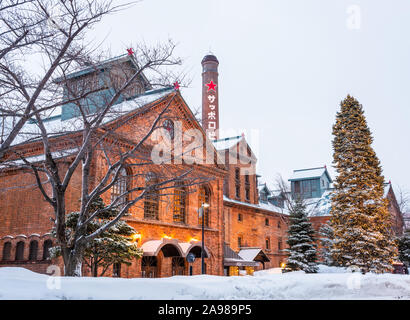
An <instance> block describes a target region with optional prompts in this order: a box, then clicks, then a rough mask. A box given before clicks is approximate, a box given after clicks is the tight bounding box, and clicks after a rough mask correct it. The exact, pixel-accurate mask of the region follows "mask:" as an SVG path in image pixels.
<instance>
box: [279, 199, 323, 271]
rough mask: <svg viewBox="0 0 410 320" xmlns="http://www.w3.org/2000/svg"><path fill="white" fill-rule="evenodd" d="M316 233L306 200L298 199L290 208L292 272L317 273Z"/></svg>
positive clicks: (289, 260) (289, 255)
mask: <svg viewBox="0 0 410 320" xmlns="http://www.w3.org/2000/svg"><path fill="white" fill-rule="evenodd" d="M314 233H315V231H314V230H313V228H312V224H311V223H310V221H309V218H308V216H307V212H306V205H305V203H304V200H303V199H302V198H300V197H297V198H296V199H295V200H294V201H293V204H292V205H291V206H290V215H289V229H288V239H287V241H286V242H287V244H288V245H289V249H286V251H287V252H288V263H287V267H288V268H290V269H292V270H303V271H305V272H307V273H314V272H317V266H316V244H315V239H314Z"/></svg>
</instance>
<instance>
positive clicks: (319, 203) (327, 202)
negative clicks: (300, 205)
mask: <svg viewBox="0 0 410 320" xmlns="http://www.w3.org/2000/svg"><path fill="white" fill-rule="evenodd" d="M331 196H332V193H331V190H326V191H325V192H323V194H322V196H321V197H320V198H312V199H307V200H306V202H307V205H306V209H307V211H308V216H309V217H323V216H329V215H330V209H331V208H332V202H331Z"/></svg>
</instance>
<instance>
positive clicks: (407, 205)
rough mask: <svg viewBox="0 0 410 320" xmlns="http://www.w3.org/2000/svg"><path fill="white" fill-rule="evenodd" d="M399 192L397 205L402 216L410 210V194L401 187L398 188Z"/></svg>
mask: <svg viewBox="0 0 410 320" xmlns="http://www.w3.org/2000/svg"><path fill="white" fill-rule="evenodd" d="M397 190H398V192H397V203H398V205H399V209H400V212H401V214H404V213H406V212H408V211H409V210H410V192H408V191H407V190H405V189H403V188H402V187H400V186H399V187H397Z"/></svg>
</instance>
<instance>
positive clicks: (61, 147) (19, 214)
mask: <svg viewBox="0 0 410 320" xmlns="http://www.w3.org/2000/svg"><path fill="white" fill-rule="evenodd" d="M207 57H208V58H207ZM207 57H205V58H204V60H203V62H202V63H203V66H204V74H203V79H204V82H205V84H206V83H207V81H210V80H212V77H211V76H213V77H214V76H216V78H213V79H214V80H213V81H214V84H215V85H216V87H215V86H214V87H213V89H212V87H211V92H209V90H207V91H204V94H205V95H206V96H207V97H208V96H210V95H211V94H212V93H213V92H212V90H213V91H214V92H215V94H217V90H216V88H217V86H218V80H217V74H218V73H217V68H213V66H212V63H215V62H217V60H216V58H212V57H211V58H209V56H207ZM109 63H110V65H111V66H112V65H114V68H107V70H111V71H112V70H114V71H113V72H115V70H117V68H115V67H116V66H118V65H120V64H125V65H126V67H127V69H132V68H136V65H135V64H133V61H132V58H131V57H120V58H118V59H111V60H110V62H109ZM105 66H106V64H103V65H102V66H101V68H105ZM216 67H217V66H216ZM207 72H209V73H210V74H208V73H207ZM88 73H90V79H92V77H95V75H94V74H92V71H87V70H85V71H84V70H82V71H79V72H77V73H75V74H74V75H72V76H70V81H76V79H77V78H79V77H81V79H84V77H87V76H89V75H88ZM82 81H83V80H82ZM90 81H92V80H90ZM137 81H138V83H137V84H136V85H135V86H132V87H131V88H132V90H134V91H135V92H128V94H129V96H132V95H133V94H135V96H136V98H135V99H133V100H132V102H135V105H138V107H135V105H132V104H130V103H129V102H128V101H127V100H124V101H120V104H119V106H120V108H121V111H122V113H121V116H119V117H114V118H110V119H111V120H110V121H109V122H107V123H106V124H105V125H106V126H113V125H115V123H117V122H118V121H120V119H121V117H124V116H127V117H130V118H132V120H131V121H129V122H127V123H126V125H123V126H121V127H120V128H119V129H118V130H117V131H116V132H115V134H116V136H115V139H114V140H113V139H112V137H111V138H110V140H109V141H104V143H107V144H111V145H115V146H118V147H121V148H125V149H126V148H130V146H131V145H132V144H133V143H136V142H138V141H139V139H141V137H142V136H143V135H144V134H145V133H146V132H147V130H148V129H149V128H150V126H151V124H152V122H153V120H154V119H155V118H156V117H157V116H158V114H159V113H160V112H161V111H162V110H163V108H165V106H166V105H167V103H168V102H169V101H170V100H171V99H172V102H171V105H170V106H169V110H170V116H169V119H180V121H181V122H182V132H186V131H187V130H190V129H198V130H201V132H202V133H203V137H204V138H205V134H206V132H205V131H202V128H201V126H200V125H199V123H198V122H197V121H196V119H195V117H194V115H193V114H192V112H191V110H190V108H189V107H188V106H187V104H186V103H185V101H184V99H183V98H182V96H181V94H180V92H179V91H178V90H175V89H173V88H168V89H167V88H165V89H160V90H152V88H151V87H150V85H149V84H148V82H147V80H146V79H145V77H142V78H141V79H137ZM207 99H208V98H207ZM211 100H212V104H211V105H210V106H208V107H209V112H211V111H216V114H217V113H218V107H219V106H218V99H217V97H216V99H211ZM211 100H210V103H211ZM137 102H138V103H137ZM215 108H216V109H215ZM209 112H208V113H209ZM76 116H77V115H76V109H75V108H74V107H73V106H71V105H69V106H66V107H65V108H64V107H63V109H62V112H61V114H60V115H57V116H55V115H53V117H50V118H49V119H47V121H46V125H47V126H48V127H49V128H53V129H54V128H59V130H61V128H63V127H67V126H68V127H69V124H70V121H72V120H73V119H75V118H76ZM211 120H212V119H209V121H208V123H209V122H212V121H211ZM164 121H165V120H164ZM169 121H172V120H168V123H167V125H168V126H169ZM216 124H218V122H217V123H216ZM35 125H36V124H35V122H30V123H29V124H27V126H29V128H26V129H29V130H27V131H30V130H34V127H35ZM173 125H176V123H175V124H174V123H173ZM30 126H31V127H30ZM164 126H165V125H164ZM212 129H215V130H217V129H218V127H215V128H214V127H212ZM73 131H74V130H69V133H67V134H62V135H59V137H58V138H56V139H54V140H53V143H54V144H53V149H54V150H55V151H54V152H60V153H61V156H60V157H59V158H58V165H59V166H60V168H63V169H64V168H65V169H66V168H68V165H69V163H70V161H72V159H73V156H74V155H75V151H73V150H74V149H75V148H76V142H75V141H76V137H78V136H79V134H81V132H80V131H76V132H73ZM217 134H218V132H217V131H216V132H215V133H214V135H215V137H217ZM243 141H244V139H243ZM215 145H218V144H217V143H216V144H215ZM146 149H147V150H151V149H152V145H150V144H149V143H147V145H146ZM14 151H18V152H19V153H20V154H22V155H24V157H26V159H27V160H29V161H33V162H38V161H40V162H41V160H42V159H44V158H43V146H42V144H41V142H40V141H36V142H27V141H26V140H25V137H24V136H19V137H18V139H17V141H16V144H15V145H14V146H13V152H14ZM247 151H249V152H251V151H250V148H249V147H247ZM13 152H10V153H8V154H6V156H5V159H4V160H8V161H10V160H13V159H14V158H13ZM226 152H227V151H226ZM204 154H206V151H205V152H204ZM226 154H227V153H225V154H224V156H225V155H226ZM13 161H14V162H13V163H14V164H16V163H18V161H20V160H18V159H17V158H16V159H15V160H13ZM135 161H138V160H135ZM186 166H188V165H187V164H180V165H173V168H170V167H168V168H167V167H166V166H163V165H159V166H156V167H155V166H152V167H151V169H150V170H151V171H152V172H145V174H146V175H147V176H148V174H150V176H152V175H153V176H154V178H160V177H161V175H162V174H163V173H164V170H165V171H167V172H168V173H169V172H172V170H175V172H176V171H177V170H178V168H179V169H181V170H183V169H184V167H186ZM191 167H193V169H194V173H195V174H197V175H198V176H203V177H206V178H207V179H206V180H207V182H206V183H203V184H199V185H193V186H187V187H185V186H179V185H178V186H175V188H174V189H173V191H171V192H167V194H166V195H165V194H164V195H161V194H158V195H157V196H156V197H154V198H153V197H151V198H150V199H146V200H144V201H142V202H141V203H137V204H136V205H135V206H133V207H131V209H130V210H129V215H128V216H127V217H124V219H125V220H126V221H127V223H128V224H130V225H131V226H132V227H134V228H135V229H136V230H137V232H138V237H137V241H138V242H139V245H140V246H141V248H142V249H143V251H144V254H143V257H142V259H138V260H135V261H134V262H133V264H132V265H131V266H129V267H128V266H122V267H121V270H120V271H119V270H118V267H116V270H115V273H116V274H118V273H119V274H120V276H122V277H141V276H142V277H164V276H172V275H175V274H185V275H187V274H190V273H192V274H199V273H200V272H201V270H200V269H201V266H200V264H201V261H200V256H201V242H200V241H199V240H201V220H200V218H199V217H198V209H199V207H200V206H201V204H202V203H204V202H207V203H209V204H210V207H209V208H207V209H206V211H205V237H204V239H205V264H206V273H208V274H214V275H223V274H224V266H225V264H224V257H223V255H224V249H225V247H226V245H231V246H232V248H233V249H234V250H236V251H239V253H240V250H244V249H246V248H245V246H252V247H256V248H259V249H260V250H264V252H258V253H257V254H255V256H254V257H253V258H252V261H247V262H243V261H246V259H243V258H241V260H243V261H242V264H248V265H250V266H255V267H257V268H261V267H270V266H278V265H279V263H280V262H282V261H283V259H284V258H283V255H282V254H281V253H280V250H281V248H282V246H283V245H284V243H285V242H284V238H283V237H284V236H283V234H284V232H285V230H286V227H285V225H284V223H285V222H284V221H285V220H284V219H283V218H282V217H281V214H280V213H277V212H275V211H273V210H272V209H271V208H267V207H266V208H263V207H260V206H259V205H258V192H257V181H256V174H255V173H254V172H249V173H247V174H243V173H241V174H240V175H239V176H237V175H236V174H237V172H236V169H237V168H238V165H236V164H232V165H231V164H229V163H228V162H227V163H216V162H215V163H213V164H194V165H191ZM243 168H244V166H243V165H241V169H243ZM104 170H106V167H105V160H104V156H103V154H102V152H95V159H93V166H92V179H95V181H99V179H101V177H102V176H103V174H104V172H105V171H104ZM138 174H141V173H140V172H139V173H138ZM135 175H136V173H135V172H128V170H125V171H124V173H123V178H124V179H123V180H122V181H126V183H119V185H117V186H115V188H114V187H113V188H112V190H110V191H107V192H106V193H105V194H104V195H103V199H104V201H105V202H106V203H109V202H110V199H111V197H112V193H114V192H117V191H118V190H117V189H118V188H124V187H125V188H128V187H131V186H132V185H133V184H138V183H139V184H144V183H146V181H138V180H136V179H138V178H130V177H134V176H135ZM142 176H144V175H142ZM140 179H142V178H140ZM238 179H239V181H238ZM238 184H239V185H240V186H239V189H240V190H239V191H238V190H237V189H235V188H238ZM44 188H45V189H46V191H50V188H49V187H48V186H47V183H46V184H45V185H44ZM235 190H236V191H235ZM80 192H81V175H80V172H75V173H74V177H73V179H72V181H71V183H70V185H69V187H68V191H67V193H66V195H67V196H66V197H67V208H66V212H67V213H68V212H72V211H76V210H78V207H79V199H80ZM164 192H165V191H164ZM235 192H239V194H235ZM153 199H154V200H155V201H154V203H153ZM159 199H160V200H159ZM0 216H1V221H2V224H1V225H0V266H22V267H25V268H28V269H31V270H33V271H37V272H42V273H45V272H46V270H47V267H49V266H50V265H51V264H57V265H59V266H60V267H62V266H63V265H62V261H61V259H57V260H56V261H51V260H50V258H49V252H48V249H49V248H50V247H52V246H54V245H56V241H55V239H54V238H53V237H52V234H51V230H52V227H53V222H52V219H53V209H52V208H51V207H50V205H49V204H48V203H47V202H46V201H45V200H44V199H43V197H42V194H41V192H40V190H39V188H38V186H37V185H36V181H35V179H34V176H33V175H32V173H31V171H30V170H27V169H21V168H18V166H15V167H7V166H4V165H3V166H2V169H1V171H0ZM238 216H241V217H242V221H238ZM240 239H241V240H240ZM238 241H243V242H241V243H239V242H238ZM189 253H193V254H194V255H195V257H196V259H195V262H193V263H188V262H187V260H186V257H187V255H188V254H189ZM242 253H243V252H242ZM248 257H249V255H247V256H246V258H248ZM253 260H256V261H253ZM257 261H261V262H257ZM89 271H90V270H88V269H87V268H86V267H85V266H83V274H84V275H89ZM250 272H252V270H250Z"/></svg>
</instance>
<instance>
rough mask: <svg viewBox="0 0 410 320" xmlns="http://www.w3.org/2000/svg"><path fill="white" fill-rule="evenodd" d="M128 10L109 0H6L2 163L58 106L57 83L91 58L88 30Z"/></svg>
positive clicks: (1, 26) (2, 6) (1, 21)
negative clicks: (27, 128)
mask: <svg viewBox="0 0 410 320" xmlns="http://www.w3.org/2000/svg"><path fill="white" fill-rule="evenodd" d="M125 7H127V6H126V5H119V6H116V5H114V4H113V2H112V1H107V0H102V1H101V0H72V1H65V0H16V1H11V0H10V1H8V0H4V1H1V2H0V127H1V132H0V162H1V161H2V158H3V157H4V154H5V152H6V150H8V149H9V148H10V146H11V145H12V144H13V143H17V141H16V137H17V136H18V134H19V132H20V131H21V130H22V128H23V126H24V124H25V123H26V122H27V121H29V119H30V118H32V117H35V116H36V115H38V114H40V113H42V112H45V111H46V110H49V111H50V112H51V111H52V110H53V109H55V108H56V107H58V104H55V103H54V102H53V101H55V99H53V98H52V97H53V96H55V95H56V93H57V92H56V91H58V89H57V88H56V86H55V84H54V83H53V81H52V79H53V78H54V77H56V76H57V75H58V73H59V72H61V71H62V70H65V71H67V70H69V69H70V68H71V69H72V68H76V67H78V65H79V64H81V63H83V62H84V61H85V60H86V58H87V57H88V56H89V54H90V53H91V51H92V48H91V46H85V45H84V37H85V35H86V33H87V30H89V29H90V28H91V27H93V25H94V24H96V23H98V22H99V21H100V20H101V19H102V18H103V17H104V16H106V15H108V14H111V13H114V12H117V11H119V10H121V9H124V8H125ZM40 65H41V67H40ZM36 66H37V67H36Z"/></svg>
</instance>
